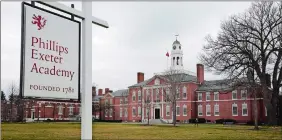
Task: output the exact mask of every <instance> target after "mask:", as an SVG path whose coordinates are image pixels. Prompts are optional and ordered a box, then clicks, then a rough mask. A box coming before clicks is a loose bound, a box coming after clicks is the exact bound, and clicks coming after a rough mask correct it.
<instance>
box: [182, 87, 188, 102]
mask: <svg viewBox="0 0 282 140" xmlns="http://www.w3.org/2000/svg"><path fill="white" fill-rule="evenodd" d="M184 93H185V95H186V97H183V95H184ZM182 97H183V99H187V88H186V86H183V88H182Z"/></svg>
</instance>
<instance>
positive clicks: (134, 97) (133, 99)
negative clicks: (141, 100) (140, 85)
mask: <svg viewBox="0 0 282 140" xmlns="http://www.w3.org/2000/svg"><path fill="white" fill-rule="evenodd" d="M135 99H136V95H135V91H133V93H132V101H135Z"/></svg>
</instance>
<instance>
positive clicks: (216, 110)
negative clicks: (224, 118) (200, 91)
mask: <svg viewBox="0 0 282 140" xmlns="http://www.w3.org/2000/svg"><path fill="white" fill-rule="evenodd" d="M214 116H219V105H218V104H215V105H214Z"/></svg>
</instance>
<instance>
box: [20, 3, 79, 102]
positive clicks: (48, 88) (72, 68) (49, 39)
mask: <svg viewBox="0 0 282 140" xmlns="http://www.w3.org/2000/svg"><path fill="white" fill-rule="evenodd" d="M24 15H25V17H24V20H25V21H24V52H23V56H24V61H23V62H24V65H23V77H22V84H23V87H22V88H23V90H22V91H23V96H25V97H41V98H59V99H78V92H79V87H78V85H79V43H80V42H79V37H80V35H79V34H80V23H79V22H74V21H71V20H70V19H66V18H63V17H60V16H58V15H55V14H53V13H50V12H45V11H42V10H41V9H37V8H33V7H31V6H28V5H25V6H24Z"/></svg>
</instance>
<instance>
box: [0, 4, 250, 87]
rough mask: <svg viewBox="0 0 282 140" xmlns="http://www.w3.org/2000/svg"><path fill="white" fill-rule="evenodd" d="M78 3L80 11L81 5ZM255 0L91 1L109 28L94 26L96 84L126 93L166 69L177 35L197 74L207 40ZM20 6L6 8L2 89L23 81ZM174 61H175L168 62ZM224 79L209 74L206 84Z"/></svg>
mask: <svg viewBox="0 0 282 140" xmlns="http://www.w3.org/2000/svg"><path fill="white" fill-rule="evenodd" d="M62 3H64V4H66V5H68V6H70V4H71V3H74V4H75V7H76V9H78V10H81V2H62ZM250 4H251V3H250V2H92V5H93V11H92V14H93V16H96V17H98V18H101V19H103V20H106V21H107V22H108V23H109V25H110V28H108V29H105V28H102V27H99V26H96V25H93V31H92V32H93V46H92V50H93V52H92V54H93V56H92V81H93V82H95V83H96V84H97V85H98V88H103V89H104V88H110V89H112V90H117V89H124V88H127V87H128V86H130V85H133V84H135V83H136V82H137V76H136V75H137V72H144V73H145V79H148V78H150V77H151V76H153V74H154V73H155V72H161V71H163V70H164V69H166V67H167V57H166V56H165V54H166V51H169V52H170V50H171V48H172V43H173V41H174V40H175V36H174V35H175V34H179V37H178V40H179V41H180V43H181V44H182V49H183V53H184V58H183V64H184V67H185V69H186V70H189V71H192V72H196V64H197V63H199V62H200V61H199V59H198V57H199V53H200V52H201V50H202V47H203V44H204V43H205V40H204V38H205V36H207V35H208V34H211V35H213V36H215V35H216V34H217V33H218V31H219V29H220V23H221V21H223V20H226V19H227V18H228V17H229V16H230V15H232V14H237V13H242V12H244V11H245V10H246V9H247V8H248V7H249V6H250ZM20 31H21V3H20V2H2V4H1V84H2V85H1V86H2V89H4V91H6V92H7V89H8V86H9V84H10V83H11V82H12V81H14V82H16V83H19V76H20V43H21V42H20ZM169 62H170V61H169ZM220 78H222V76H217V75H213V74H212V73H207V72H206V73H205V80H215V79H220Z"/></svg>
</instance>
